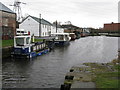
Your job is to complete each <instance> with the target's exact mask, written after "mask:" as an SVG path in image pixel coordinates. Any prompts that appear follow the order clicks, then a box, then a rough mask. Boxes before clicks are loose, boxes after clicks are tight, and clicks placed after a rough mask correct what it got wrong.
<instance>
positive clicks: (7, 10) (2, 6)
mask: <svg viewBox="0 0 120 90" xmlns="http://www.w3.org/2000/svg"><path fill="white" fill-rule="evenodd" d="M0 11H5V12H9V13H14V12H13V11H12V10H11V9H9V8H8V7H7V6H5V5H4V4H2V3H1V2H0Z"/></svg>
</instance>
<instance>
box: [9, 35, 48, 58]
mask: <svg viewBox="0 0 120 90" xmlns="http://www.w3.org/2000/svg"><path fill="white" fill-rule="evenodd" d="M31 39H32V38H31V36H30V35H26V36H24V35H23V36H15V37H14V48H13V52H12V53H11V56H12V57H15V58H32V57H36V56H40V55H42V54H46V53H47V52H49V48H48V47H47V45H46V43H45V42H36V43H31V42H32V41H31Z"/></svg>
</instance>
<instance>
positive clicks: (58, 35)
mask: <svg viewBox="0 0 120 90" xmlns="http://www.w3.org/2000/svg"><path fill="white" fill-rule="evenodd" d="M51 36H55V40H56V41H69V40H70V39H71V37H70V36H69V33H53V34H51Z"/></svg>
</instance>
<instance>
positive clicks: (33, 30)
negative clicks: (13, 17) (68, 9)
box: [19, 15, 55, 37]
mask: <svg viewBox="0 0 120 90" xmlns="http://www.w3.org/2000/svg"><path fill="white" fill-rule="evenodd" d="M19 28H20V29H25V31H27V32H28V31H30V34H31V35H33V34H34V36H40V37H46V36H50V34H51V33H52V32H55V31H52V30H55V29H53V25H52V24H51V23H50V22H48V21H47V20H45V19H39V18H37V17H34V16H30V15H29V16H27V17H26V18H25V19H24V20H23V21H22V22H21V24H20V25H19Z"/></svg>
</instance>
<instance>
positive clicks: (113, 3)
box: [0, 0, 119, 28]
mask: <svg viewBox="0 0 120 90" xmlns="http://www.w3.org/2000/svg"><path fill="white" fill-rule="evenodd" d="M0 1H1V2H2V3H3V4H5V5H6V6H8V7H9V8H11V9H13V7H10V6H9V4H13V3H14V0H0ZM20 1H21V2H25V3H27V4H26V5H21V8H22V13H23V15H25V14H29V15H32V16H36V17H39V14H41V15H42V18H44V19H46V20H48V21H49V22H54V21H56V20H57V21H60V22H62V23H64V22H66V21H71V22H72V24H73V25H76V26H79V27H94V28H99V27H103V24H104V23H111V22H115V23H117V22H118V2H119V0H20Z"/></svg>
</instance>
